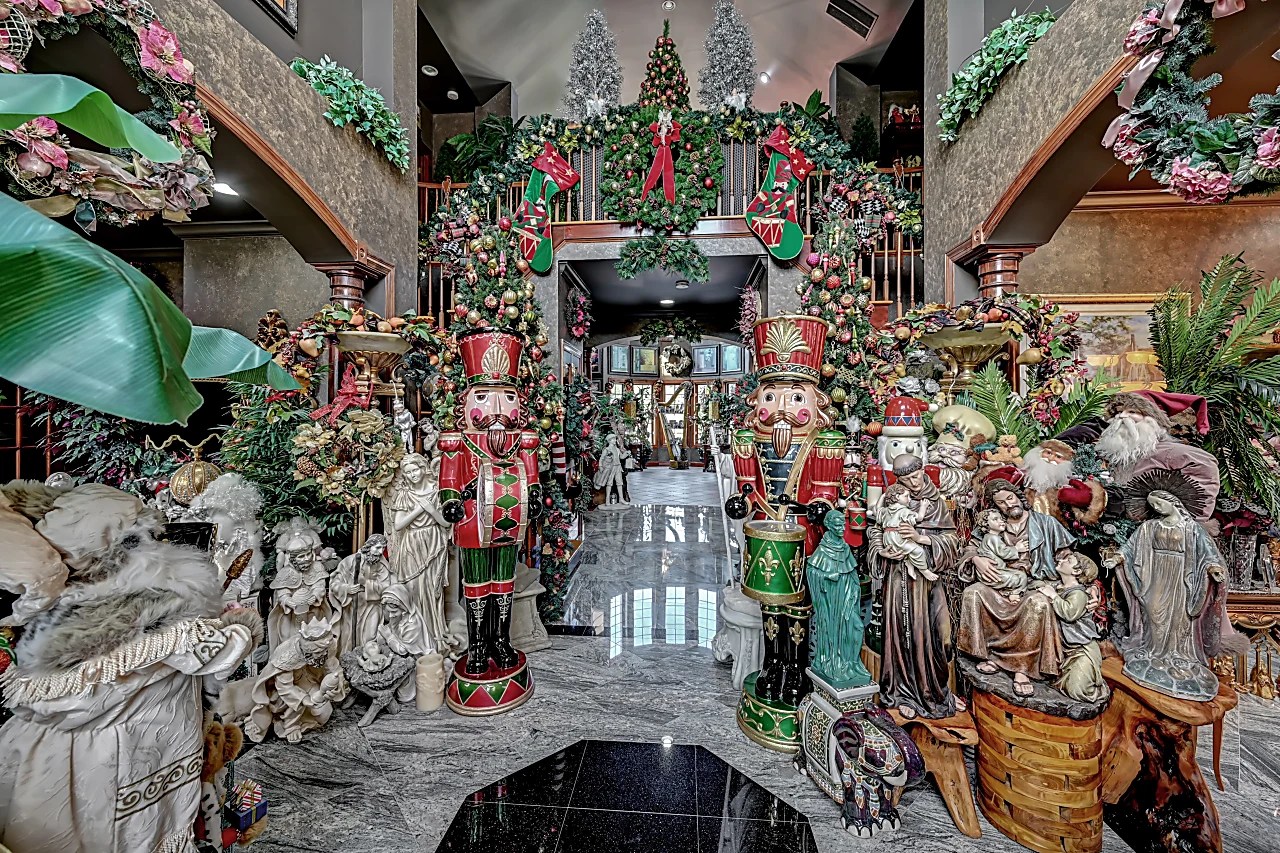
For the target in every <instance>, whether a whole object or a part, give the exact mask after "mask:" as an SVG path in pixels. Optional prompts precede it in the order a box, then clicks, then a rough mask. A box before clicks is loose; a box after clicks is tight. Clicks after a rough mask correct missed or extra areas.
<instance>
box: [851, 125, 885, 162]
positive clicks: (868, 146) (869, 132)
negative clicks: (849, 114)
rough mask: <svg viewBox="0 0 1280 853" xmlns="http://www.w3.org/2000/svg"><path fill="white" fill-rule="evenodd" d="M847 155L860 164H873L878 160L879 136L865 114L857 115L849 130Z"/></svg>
mask: <svg viewBox="0 0 1280 853" xmlns="http://www.w3.org/2000/svg"><path fill="white" fill-rule="evenodd" d="M849 154H850V155H852V156H853V158H854V159H855V160H857V161H858V162H860V163H874V162H875V161H876V160H878V159H879V158H880V136H879V134H877V133H876V126H875V123H874V122H873V121H872V120H871V116H869V115H867V114H866V113H858V117H857V118H856V119H854V120H853V127H852V128H850V129H849Z"/></svg>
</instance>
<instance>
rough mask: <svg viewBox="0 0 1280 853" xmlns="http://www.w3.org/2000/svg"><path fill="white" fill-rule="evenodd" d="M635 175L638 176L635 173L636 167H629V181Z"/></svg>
mask: <svg viewBox="0 0 1280 853" xmlns="http://www.w3.org/2000/svg"><path fill="white" fill-rule="evenodd" d="M635 176H636V173H635V170H634V169H627V180H628V181H629V180H631V179H632V178H634V177H635Z"/></svg>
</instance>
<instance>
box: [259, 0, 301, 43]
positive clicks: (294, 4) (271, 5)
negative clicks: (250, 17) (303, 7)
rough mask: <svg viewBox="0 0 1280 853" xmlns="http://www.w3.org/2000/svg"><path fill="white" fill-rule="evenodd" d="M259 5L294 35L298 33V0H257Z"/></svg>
mask: <svg viewBox="0 0 1280 853" xmlns="http://www.w3.org/2000/svg"><path fill="white" fill-rule="evenodd" d="M257 3H258V5H259V6H261V7H262V8H264V9H266V10H267V13H268V14H270V15H271V17H272V18H275V21H276V23H277V24H279V25H280V26H282V27H284V28H285V29H286V30H288V31H289V32H290V33H291V34H292V35H295V36H296V35H297V34H298V0H257Z"/></svg>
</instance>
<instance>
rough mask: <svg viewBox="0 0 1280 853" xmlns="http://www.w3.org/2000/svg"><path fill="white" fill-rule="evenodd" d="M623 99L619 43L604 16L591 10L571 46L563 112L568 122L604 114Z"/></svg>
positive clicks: (596, 10)
mask: <svg viewBox="0 0 1280 853" xmlns="http://www.w3.org/2000/svg"><path fill="white" fill-rule="evenodd" d="M621 100H622V64H621V63H620V62H618V42H617V40H616V39H615V38H614V37H613V32H612V31H611V30H610V29H609V22H608V21H607V20H605V17H604V13H603V12H601V11H600V10H599V9H593V10H592V11H591V12H590V13H589V14H588V15H587V22H586V25H585V26H583V28H582V31H581V32H580V33H578V38H577V40H576V41H574V43H573V58H572V60H570V63H569V82H568V83H566V84H565V87H564V109H565V114H566V115H567V116H568V118H569V120H570V121H582V120H583V119H586V118H590V117H592V116H597V115H603V114H604V113H605V112H606V111H608V110H610V109H613V108H614V107H616V106H617V105H618V104H619V102H621Z"/></svg>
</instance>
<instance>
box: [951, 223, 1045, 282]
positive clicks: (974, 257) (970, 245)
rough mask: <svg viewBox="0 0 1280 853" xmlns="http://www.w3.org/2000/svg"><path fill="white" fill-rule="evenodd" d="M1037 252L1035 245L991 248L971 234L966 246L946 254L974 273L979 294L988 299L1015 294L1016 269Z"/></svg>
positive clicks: (980, 238)
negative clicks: (1004, 294) (994, 295)
mask: <svg viewBox="0 0 1280 853" xmlns="http://www.w3.org/2000/svg"><path fill="white" fill-rule="evenodd" d="M1035 250H1036V247H1035V246H991V245H988V244H987V243H986V242H984V241H983V239H982V234H981V232H980V231H979V232H974V234H973V236H972V237H971V238H970V239H969V240H968V241H966V242H965V243H962V244H960V245H959V246H955V247H953V248H952V250H951V251H950V252H948V253H947V257H948V258H950V259H951V260H952V261H953V262H955V263H956V264H959V265H960V266H964V267H968V268H970V269H975V268H976V270H977V273H978V292H979V293H980V294H981V295H983V296H991V295H993V294H994V293H996V292H997V291H1000V292H1016V291H1017V289H1018V268H1019V266H1021V264H1022V259H1023V258H1025V257H1026V256H1027V255H1029V254H1031V253H1032V252H1034V251H1035Z"/></svg>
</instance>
